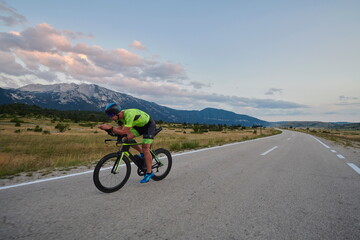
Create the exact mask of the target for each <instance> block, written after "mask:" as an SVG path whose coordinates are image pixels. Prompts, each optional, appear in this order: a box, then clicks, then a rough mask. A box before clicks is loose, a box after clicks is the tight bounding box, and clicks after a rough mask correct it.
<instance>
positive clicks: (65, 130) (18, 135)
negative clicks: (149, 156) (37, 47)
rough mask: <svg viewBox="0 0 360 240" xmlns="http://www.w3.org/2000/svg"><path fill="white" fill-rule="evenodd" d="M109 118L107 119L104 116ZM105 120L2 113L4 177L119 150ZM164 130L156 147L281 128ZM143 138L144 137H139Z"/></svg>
mask: <svg viewBox="0 0 360 240" xmlns="http://www.w3.org/2000/svg"><path fill="white" fill-rule="evenodd" d="M106 121H108V120H107V119H106ZM103 122H104V121H84V120H79V118H77V119H76V120H70V119H66V118H60V117H58V116H54V115H51V116H43V115H36V114H28V115H18V114H0V178H9V177H13V176H16V175H18V174H20V173H24V172H26V173H28V174H29V175H31V172H33V171H41V172H42V174H43V175H47V174H50V173H51V171H53V170H54V169H62V170H70V169H73V168H76V167H78V166H87V167H89V168H91V167H93V165H94V164H95V163H96V162H97V161H98V160H99V159H100V158H101V157H102V156H104V155H105V154H107V153H110V152H114V151H116V149H117V147H116V146H115V144H104V140H105V139H110V138H112V137H111V136H109V135H107V134H106V132H104V131H101V130H99V129H98V128H97V126H98V125H99V124H101V123H103ZM157 125H158V126H162V127H163V128H164V130H163V131H162V132H161V133H160V134H159V135H158V136H157V137H156V140H155V142H154V146H153V148H159V147H163V148H167V149H169V150H170V151H172V152H178V151H184V150H189V149H197V148H204V147H211V146H216V145H223V144H227V143H231V142H238V141H244V140H249V139H255V138H259V137H264V136H269V135H274V134H278V133H280V131H278V130H275V129H271V128H259V127H256V126H254V127H253V128H248V127H242V126H231V127H227V126H222V125H201V124H186V123H183V124H173V123H164V122H161V121H160V122H158V123H157ZM139 139H141V138H139Z"/></svg>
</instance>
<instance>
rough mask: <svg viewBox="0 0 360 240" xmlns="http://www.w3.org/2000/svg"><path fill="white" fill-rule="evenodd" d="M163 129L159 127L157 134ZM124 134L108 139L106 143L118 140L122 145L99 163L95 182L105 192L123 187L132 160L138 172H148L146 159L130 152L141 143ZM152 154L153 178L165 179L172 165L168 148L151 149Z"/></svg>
mask: <svg viewBox="0 0 360 240" xmlns="http://www.w3.org/2000/svg"><path fill="white" fill-rule="evenodd" d="M161 130H162V128H161V127H160V128H157V129H156V131H155V136H156V135H157V134H158V133H159V132H160V131H161ZM123 137H124V136H117V139H106V140H105V143H107V142H110V141H116V145H117V146H119V145H121V147H120V149H119V151H118V152H114V153H110V154H107V155H105V156H104V157H103V158H102V159H100V161H99V162H98V163H97V165H96V167H95V170H94V174H93V180H94V184H95V186H96V187H97V189H99V190H100V191H102V192H104V193H112V192H115V191H117V190H119V189H120V188H122V187H123V186H124V185H125V183H126V182H127V181H128V179H129V177H130V173H131V165H132V164H131V163H130V160H131V161H132V162H133V163H134V164H135V165H136V167H137V174H138V175H139V176H144V175H145V173H146V164H145V159H144V158H141V157H140V156H138V155H133V154H131V153H130V151H129V149H130V147H131V146H132V145H141V144H142V143H137V142H136V141H135V140H130V141H123ZM150 153H151V156H152V167H151V168H152V170H153V172H154V174H155V175H154V176H153V177H152V178H151V179H153V180H155V181H159V180H162V179H164V178H165V177H166V176H167V175H168V174H169V172H170V170H171V166H172V157H171V154H170V152H169V151H168V150H166V149H164V148H159V149H156V150H154V151H153V150H150Z"/></svg>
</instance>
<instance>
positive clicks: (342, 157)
mask: <svg viewBox="0 0 360 240" xmlns="http://www.w3.org/2000/svg"><path fill="white" fill-rule="evenodd" d="M336 156H338V158H340V159H345V157H344V156H343V155H341V154H337V155H336Z"/></svg>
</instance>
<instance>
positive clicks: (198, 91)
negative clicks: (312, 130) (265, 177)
mask: <svg viewBox="0 0 360 240" xmlns="http://www.w3.org/2000/svg"><path fill="white" fill-rule="evenodd" d="M359 12H360V1H356V0H353V1H350V0H341V1H340V0H339V1H333V0H318V1H316V0H301V1H300V0H299V1H295V0H286V1H285V0H253V1H248V0H196V1H194V0H153V1H150V0H132V1H124V0H107V1H98V0H97V1H95V0H86V1H83V0H76V1H68V0H62V1H48V0H32V1H28V0H11V1H10V0H7V1H4V0H0V87H2V88H18V87H21V86H24V85H27V84H32V83H40V84H57V83H77V84H80V83H88V84H97V85H100V86H102V87H106V88H108V89H111V90H115V91H118V92H121V93H126V94H129V95H132V96H134V97H137V98H141V99H144V100H147V101H152V102H155V103H157V104H160V105H163V106H167V107H171V108H174V109H183V110H201V109H204V108H207V107H212V108H219V109H224V110H228V111H233V112H236V113H239V114H246V115H250V116H253V117H257V118H259V119H262V120H265V121H325V122H343V121H347V122H360V14H359ZM120 105H121V103H120Z"/></svg>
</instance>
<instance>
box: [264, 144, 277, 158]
mask: <svg viewBox="0 0 360 240" xmlns="http://www.w3.org/2000/svg"><path fill="white" fill-rule="evenodd" d="M277 148H278V146H275V147H273V148H271V149H269V150H267V151H266V152H263V153H262V154H261V155H262V156H265V155H266V154H268V153H269V152H271V151H273V150H275V149H277Z"/></svg>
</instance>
